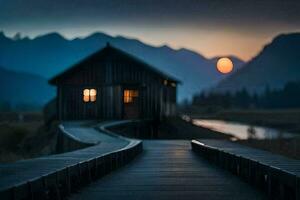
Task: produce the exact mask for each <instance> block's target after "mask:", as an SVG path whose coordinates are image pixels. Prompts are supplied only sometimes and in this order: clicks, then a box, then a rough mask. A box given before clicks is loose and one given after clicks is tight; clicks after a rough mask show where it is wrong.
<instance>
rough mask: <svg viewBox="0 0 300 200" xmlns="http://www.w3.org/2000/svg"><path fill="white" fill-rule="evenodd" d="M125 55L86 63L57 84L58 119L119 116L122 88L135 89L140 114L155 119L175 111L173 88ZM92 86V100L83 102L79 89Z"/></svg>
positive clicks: (111, 117)
mask: <svg viewBox="0 0 300 200" xmlns="http://www.w3.org/2000/svg"><path fill="white" fill-rule="evenodd" d="M163 82H164V79H163V78H162V77H160V76H158V75H157V74H155V73H153V72H152V71H151V70H148V69H147V68H145V67H144V66H142V65H141V64H140V63H138V62H134V61H132V60H130V59H128V58H127V57H124V56H119V55H114V54H112V55H110V56H107V58H106V59H94V60H91V61H89V62H86V63H85V64H84V66H83V67H82V68H81V69H80V70H78V71H77V72H76V73H75V72H74V73H72V74H70V75H68V76H67V77H65V79H64V80H63V81H61V83H60V84H59V85H58V98H57V105H58V110H59V112H58V116H59V119H61V120H83V119H100V120H101V119H121V118H123V114H124V113H123V112H124V110H123V109H124V108H123V90H124V89H125V88H128V87H134V88H137V89H138V90H139V101H140V108H139V110H140V117H141V118H147V119H149V118H150V119H151V118H159V119H161V118H162V117H164V116H171V115H174V114H175V112H176V87H172V86H170V85H164V84H163ZM84 89H96V90H97V97H96V102H88V103H86V102H84V101H83V90H84Z"/></svg>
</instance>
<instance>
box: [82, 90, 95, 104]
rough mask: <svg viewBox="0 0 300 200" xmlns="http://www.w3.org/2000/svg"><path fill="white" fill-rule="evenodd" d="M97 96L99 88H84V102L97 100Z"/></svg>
mask: <svg viewBox="0 0 300 200" xmlns="http://www.w3.org/2000/svg"><path fill="white" fill-rule="evenodd" d="M96 97H97V90H95V89H84V90H83V101H84V102H95V101H96Z"/></svg>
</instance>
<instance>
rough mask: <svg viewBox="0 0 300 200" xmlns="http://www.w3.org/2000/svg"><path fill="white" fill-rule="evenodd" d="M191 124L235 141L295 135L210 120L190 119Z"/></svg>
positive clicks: (271, 129)
mask: <svg viewBox="0 0 300 200" xmlns="http://www.w3.org/2000/svg"><path fill="white" fill-rule="evenodd" d="M192 123H193V124H195V125H197V126H202V127H204V128H208V129H211V130H214V131H217V132H221V133H224V134H229V135H232V136H234V138H235V139H241V140H246V139H250V138H251V139H277V138H291V137H296V136H297V134H292V133H289V132H285V131H281V130H278V129H274V128H268V127H262V126H251V125H248V124H242V123H238V122H231V121H224V120H212V119H192Z"/></svg>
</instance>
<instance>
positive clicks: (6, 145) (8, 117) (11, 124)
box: [0, 112, 56, 163]
mask: <svg viewBox="0 0 300 200" xmlns="http://www.w3.org/2000/svg"><path fill="white" fill-rule="evenodd" d="M0 119H1V120H0V163H9V162H14V161H17V160H23V159H29V158H34V157H40V156H43V155H49V154H53V153H54V150H55V145H56V137H55V134H53V132H54V130H53V128H51V127H45V126H44V123H43V117H42V114H41V113H36V112H34V113H32V112H28V113H15V112H14V113H0ZM53 127H54V126H53Z"/></svg>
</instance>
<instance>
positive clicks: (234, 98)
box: [192, 81, 300, 108]
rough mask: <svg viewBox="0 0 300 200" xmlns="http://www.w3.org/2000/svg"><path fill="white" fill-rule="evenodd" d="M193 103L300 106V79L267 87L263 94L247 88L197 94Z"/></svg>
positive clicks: (267, 106) (269, 106)
mask: <svg viewBox="0 0 300 200" xmlns="http://www.w3.org/2000/svg"><path fill="white" fill-rule="evenodd" d="M192 103H193V105H199V106H220V107H223V108H300V81H299V82H289V83H287V84H286V85H285V87H284V88H283V89H272V90H271V89H270V88H269V87H266V89H265V91H264V92H262V93H261V94H259V95H258V94H250V93H249V92H248V91H247V90H246V89H242V90H240V91H237V92H236V93H233V94H232V93H229V92H228V93H223V94H220V93H213V92H211V93H207V92H203V93H201V94H199V95H195V96H194V98H193V102H192Z"/></svg>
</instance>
